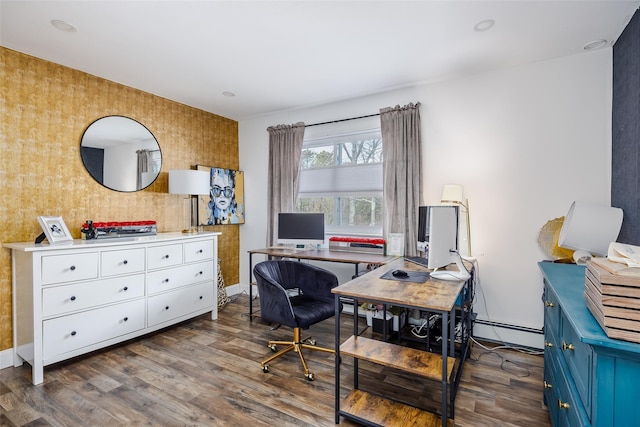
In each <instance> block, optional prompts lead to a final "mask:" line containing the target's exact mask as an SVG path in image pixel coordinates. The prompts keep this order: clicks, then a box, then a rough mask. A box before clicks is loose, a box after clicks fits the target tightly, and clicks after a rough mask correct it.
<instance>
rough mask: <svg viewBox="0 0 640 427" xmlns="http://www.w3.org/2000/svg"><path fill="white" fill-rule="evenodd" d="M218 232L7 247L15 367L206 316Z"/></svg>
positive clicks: (36, 370) (213, 306) (214, 311)
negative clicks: (9, 262)
mask: <svg viewBox="0 0 640 427" xmlns="http://www.w3.org/2000/svg"><path fill="white" fill-rule="evenodd" d="M219 234H220V233H199V234H192V235H191V234H182V233H160V234H158V235H157V236H146V237H138V238H122V239H104V240H100V239H97V240H87V241H85V240H74V241H73V243H72V244H64V245H62V244H58V245H48V244H40V245H36V244H33V243H8V244H5V245H4V246H5V247H7V248H10V249H11V250H12V266H13V331H14V332H13V351H14V365H15V366H20V365H22V363H23V361H26V362H28V363H29V364H30V365H31V366H32V382H33V383H34V384H40V383H42V382H43V379H44V378H43V368H44V366H47V365H49V364H52V363H55V362H59V361H61V360H65V359H68V358H70V357H74V356H78V355H81V354H84V353H87V352H90V351H93V350H96V349H99V348H103V347H106V346H109V345H112V344H116V343H119V342H121V341H125V340H128V339H131V338H134V337H137V336H140V335H143V334H146V333H149V332H151V331H156V330H158V329H161V328H164V327H167V326H170V325H173V324H175V323H178V322H181V321H183V320H187V319H189V318H192V317H194V316H198V315H200V314H203V313H206V312H209V311H210V312H211V318H212V319H213V320H215V319H217V318H218V305H217V301H216V299H217V285H216V277H217V262H216V261H217V258H218V245H217V239H218V235H219Z"/></svg>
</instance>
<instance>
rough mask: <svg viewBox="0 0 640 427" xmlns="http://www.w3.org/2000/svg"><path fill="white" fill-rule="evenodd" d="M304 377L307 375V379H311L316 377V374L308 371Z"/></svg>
mask: <svg viewBox="0 0 640 427" xmlns="http://www.w3.org/2000/svg"><path fill="white" fill-rule="evenodd" d="M305 377H307V381H313V380H315V379H316V376H315V375H314V374H313V372H309V373H308V374H305Z"/></svg>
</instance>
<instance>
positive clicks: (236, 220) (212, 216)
mask: <svg viewBox="0 0 640 427" xmlns="http://www.w3.org/2000/svg"><path fill="white" fill-rule="evenodd" d="M196 169H197V170H204V171H208V172H209V180H210V187H209V188H210V190H209V196H198V224H199V225H222V224H244V172H242V171H237V170H233V169H224V168H217V167H210V166H202V165H197V166H196Z"/></svg>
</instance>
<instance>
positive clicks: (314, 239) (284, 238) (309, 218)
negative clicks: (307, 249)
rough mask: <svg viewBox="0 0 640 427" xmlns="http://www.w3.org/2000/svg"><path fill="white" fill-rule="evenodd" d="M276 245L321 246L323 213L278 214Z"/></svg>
mask: <svg viewBox="0 0 640 427" xmlns="http://www.w3.org/2000/svg"><path fill="white" fill-rule="evenodd" d="M278 243H281V244H295V245H305V244H323V243H324V213H297V212H289V213H285V212H281V213H279V214H278Z"/></svg>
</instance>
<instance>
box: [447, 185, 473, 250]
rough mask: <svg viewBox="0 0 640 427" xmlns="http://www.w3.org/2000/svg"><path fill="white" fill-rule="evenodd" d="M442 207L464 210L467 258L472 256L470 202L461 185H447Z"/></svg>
mask: <svg viewBox="0 0 640 427" xmlns="http://www.w3.org/2000/svg"><path fill="white" fill-rule="evenodd" d="M440 204H442V205H459V206H462V207H463V208H464V211H465V214H466V220H467V256H469V257H470V256H471V226H470V225H469V200H468V199H465V198H464V188H463V187H462V185H459V184H447V185H445V186H444V188H443V189H442V197H441V199H440Z"/></svg>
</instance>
